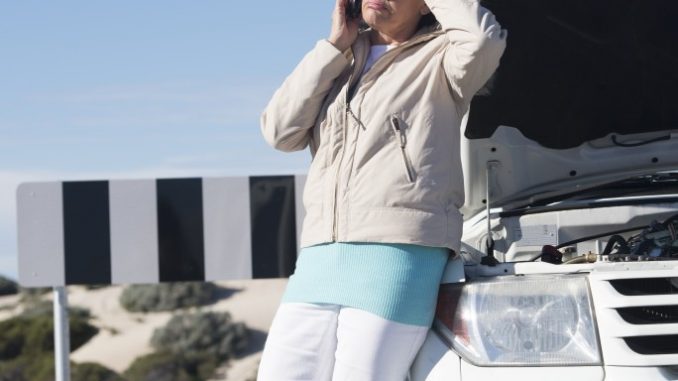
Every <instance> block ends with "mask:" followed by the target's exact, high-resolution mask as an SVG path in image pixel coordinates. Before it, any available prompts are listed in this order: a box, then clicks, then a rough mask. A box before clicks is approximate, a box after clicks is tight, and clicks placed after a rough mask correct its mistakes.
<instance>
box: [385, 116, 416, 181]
mask: <svg viewBox="0 0 678 381" xmlns="http://www.w3.org/2000/svg"><path fill="white" fill-rule="evenodd" d="M389 119H390V122H391V130H392V131H393V134H394V135H395V138H396V144H398V145H399V146H400V153H401V156H402V158H403V166H404V168H405V174H406V175H407V179H408V180H409V181H410V182H411V183H413V182H414V169H413V168H412V162H411V161H410V159H409V157H408V156H407V149H406V148H407V136H406V135H405V131H403V128H402V126H401V124H400V121H399V120H398V117H397V116H396V115H395V114H394V115H391V116H390V118H389Z"/></svg>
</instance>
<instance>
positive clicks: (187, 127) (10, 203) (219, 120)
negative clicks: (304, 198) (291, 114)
mask: <svg viewBox="0 0 678 381" xmlns="http://www.w3.org/2000/svg"><path fill="white" fill-rule="evenodd" d="M333 4H334V1H333V0H323V1H318V0H294V1H273V0H264V1H241V2H236V1H225V0H224V1H213V0H210V1H199V2H189V1H168V0H163V1H158V0H153V1H151V0H147V1H141V2H140V1H129V0H119V1H115V2H112V1H111V2H92V1H82V0H80V1H64V2H42V1H41V2H38V1H12V2H10V1H5V2H0V133H1V136H2V138H1V139H0V274H4V275H9V276H11V277H15V276H16V272H17V269H16V263H17V261H16V253H17V247H16V199H15V191H16V186H17V185H18V184H19V183H21V182H27V181H57V180H74V179H117V178H156V177H187V176H219V175H224V176H232V175H250V174H292V173H305V172H306V169H307V166H308V163H309V162H310V154H309V152H308V151H303V152H298V153H282V152H278V151H275V150H274V149H273V148H271V147H269V146H268V145H267V144H266V143H265V142H264V140H263V138H262V137H261V133H260V130H259V115H260V114H261V111H262V110H263V108H264V107H265V105H266V103H267V102H268V99H269V98H270V96H271V95H272V93H273V91H275V89H276V88H277V87H278V86H279V85H280V83H281V82H282V81H283V80H284V78H285V76H286V75H287V74H289V72H290V71H291V70H292V69H293V68H294V66H295V65H296V63H297V62H298V61H299V60H300V59H301V57H302V56H303V55H304V54H305V53H306V52H307V51H308V50H310V49H311V48H312V47H313V45H314V43H315V41H317V40H318V39H321V38H325V37H327V34H328V32H329V29H330V19H331V11H332V6H333Z"/></svg>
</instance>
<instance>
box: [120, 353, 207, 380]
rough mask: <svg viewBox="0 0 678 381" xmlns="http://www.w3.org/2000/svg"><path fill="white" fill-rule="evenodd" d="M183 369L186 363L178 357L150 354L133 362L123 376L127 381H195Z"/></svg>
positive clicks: (165, 354) (167, 354)
mask: <svg viewBox="0 0 678 381" xmlns="http://www.w3.org/2000/svg"><path fill="white" fill-rule="evenodd" d="M185 368H186V362H185V360H184V359H183V358H182V357H181V356H180V355H175V354H172V353H169V352H160V353H152V354H150V355H146V356H143V357H139V358H137V359H136V360H134V362H133V363H132V365H130V367H129V368H128V369H127V370H126V371H125V373H124V376H125V378H126V379H127V380H128V381H168V380H173V381H197V380H196V377H195V376H192V375H190V374H189V373H188V371H187V370H186V369H185Z"/></svg>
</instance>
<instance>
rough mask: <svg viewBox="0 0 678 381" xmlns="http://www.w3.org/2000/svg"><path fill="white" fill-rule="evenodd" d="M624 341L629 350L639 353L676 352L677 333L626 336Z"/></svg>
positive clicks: (677, 350) (664, 353)
mask: <svg viewBox="0 0 678 381" xmlns="http://www.w3.org/2000/svg"><path fill="white" fill-rule="evenodd" d="M624 341H625V342H626V344H627V345H628V346H629V348H631V350H633V351H634V352H636V353H639V354H641V355H666V354H674V353H678V335H667V336H637V337H627V338H625V339H624Z"/></svg>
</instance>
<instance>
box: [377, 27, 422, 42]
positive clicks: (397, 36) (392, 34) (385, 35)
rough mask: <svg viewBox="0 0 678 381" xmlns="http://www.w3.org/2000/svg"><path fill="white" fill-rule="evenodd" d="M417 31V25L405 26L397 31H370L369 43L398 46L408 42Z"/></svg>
mask: <svg viewBox="0 0 678 381" xmlns="http://www.w3.org/2000/svg"><path fill="white" fill-rule="evenodd" d="M416 31H417V25H416V24H414V25H411V26H406V27H403V28H401V29H398V30H388V31H386V30H376V29H372V32H371V33H370V43H371V44H372V45H393V46H398V45H400V44H402V43H404V42H406V41H407V40H409V39H410V38H411V37H412V36H413V35H414V33H415V32H416Z"/></svg>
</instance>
